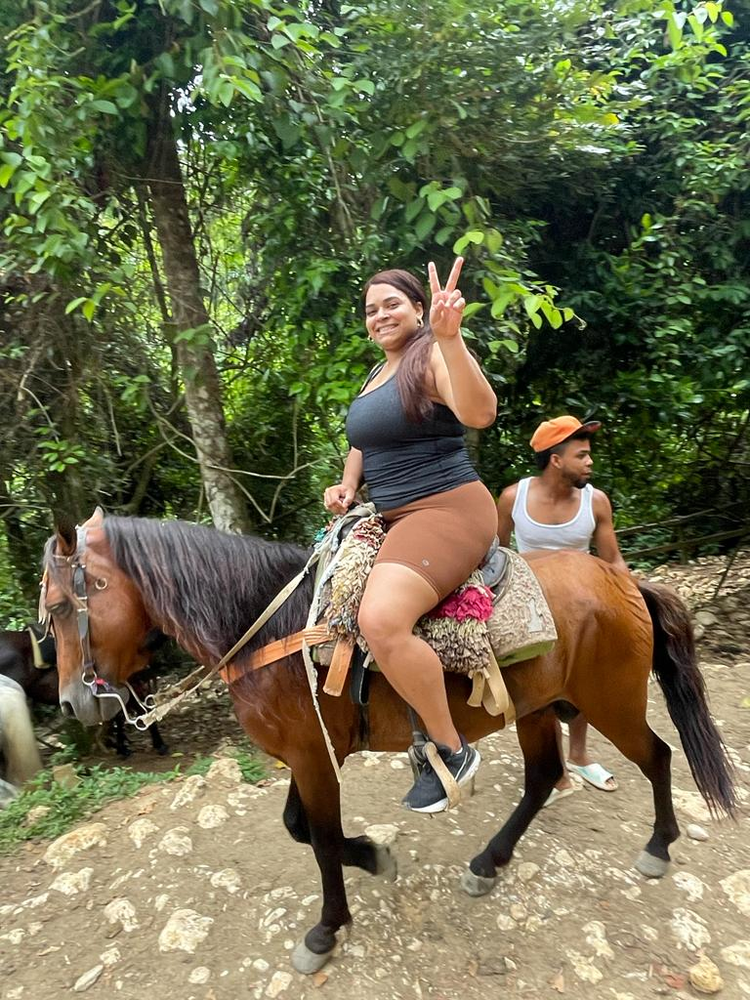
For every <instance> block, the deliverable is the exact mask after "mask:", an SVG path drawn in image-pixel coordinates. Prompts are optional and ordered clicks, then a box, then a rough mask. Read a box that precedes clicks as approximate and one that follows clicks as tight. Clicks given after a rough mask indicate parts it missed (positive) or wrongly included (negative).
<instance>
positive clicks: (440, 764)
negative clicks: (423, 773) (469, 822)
mask: <svg viewBox="0 0 750 1000" xmlns="http://www.w3.org/2000/svg"><path fill="white" fill-rule="evenodd" d="M424 755H425V757H426V758H427V760H428V761H429V762H430V764H432V769H433V771H434V772H435V774H436V775H437V776H438V778H439V779H440V784H441V785H442V786H443V788H444V789H445V794H446V795H447V796H448V809H455V808H456V806H457V805H458V803H459V802H460V801H461V789H460V788H459V787H458V782H457V781H456V779H455V778H454V777H453V775H452V774H451V773H450V771H449V770H448V768H447V767H446V766H445V761H444V760H443V758H442V757H441V756H440V754H439V753H438V749H437V747H436V746H435V744H434V743H433V742H432V740H429V741H428V742H427V743H425V745H424Z"/></svg>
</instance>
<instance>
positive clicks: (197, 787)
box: [169, 774, 208, 810]
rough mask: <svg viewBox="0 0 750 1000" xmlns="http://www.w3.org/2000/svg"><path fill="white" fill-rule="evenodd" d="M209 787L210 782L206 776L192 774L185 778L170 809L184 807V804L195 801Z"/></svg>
mask: <svg viewBox="0 0 750 1000" xmlns="http://www.w3.org/2000/svg"><path fill="white" fill-rule="evenodd" d="M207 788H208V782H207V781H206V779H205V778H203V777H201V775H200V774H191V775H190V777H189V778H185V781H184V783H183V785H182V788H181V789H180V790H179V792H178V793H177V794H176V795H175V797H174V798H173V799H172V803H171V805H170V807H169V808H170V809H173V810H174V809H182V807H183V806H186V805H188V804H189V803H190V802H194V801H195V799H197V798H198V796H199V795H203V794H205V791H206V789H207Z"/></svg>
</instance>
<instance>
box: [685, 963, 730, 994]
mask: <svg viewBox="0 0 750 1000" xmlns="http://www.w3.org/2000/svg"><path fill="white" fill-rule="evenodd" d="M688 978H689V979H690V984H691V985H692V986H693V987H694V988H695V989H696V990H698V992H699V993H718V992H719V990H721V989H723V988H724V980H723V979H722V978H721V974H720V973H719V970H718V968H717V966H716V965H715V964H714V963H713V962H712V961H711V959H710V958H709V957H708V955H701V958H700V961H699V962H698V963H697V964H696V965H693V966H692V967H691V968H690V969H688Z"/></svg>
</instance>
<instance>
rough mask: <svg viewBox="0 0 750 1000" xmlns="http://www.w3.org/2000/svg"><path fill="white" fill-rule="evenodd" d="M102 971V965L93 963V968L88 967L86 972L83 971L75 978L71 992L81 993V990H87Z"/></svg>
mask: <svg viewBox="0 0 750 1000" xmlns="http://www.w3.org/2000/svg"><path fill="white" fill-rule="evenodd" d="M102 972H104V966H103V965H95V966H94V968H93V969H89V971H88V972H84V974H83V975H82V976H79V977H78V979H76V981H75V985H74V986H73V992H74V993H83V991H84V990H87V989H88V988H89V986H93V985H94V983H95V982H96V981H97V979H98V978H99V976H101V974H102Z"/></svg>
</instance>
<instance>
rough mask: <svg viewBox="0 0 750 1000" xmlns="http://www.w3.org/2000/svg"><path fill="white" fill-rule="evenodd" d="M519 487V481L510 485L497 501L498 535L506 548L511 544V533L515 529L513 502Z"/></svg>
mask: <svg viewBox="0 0 750 1000" xmlns="http://www.w3.org/2000/svg"><path fill="white" fill-rule="evenodd" d="M517 488H518V483H514V484H513V485H512V486H508V487H507V488H506V489H504V490H503V492H502V493H501V494H500V498H499V499H498V501H497V537H498V539H499V541H500V544H501V545H503V546H505V548H507V547H508V546H509V545H510V533H511V532H512V531H513V504H514V503H515V502H516V490H517Z"/></svg>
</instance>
